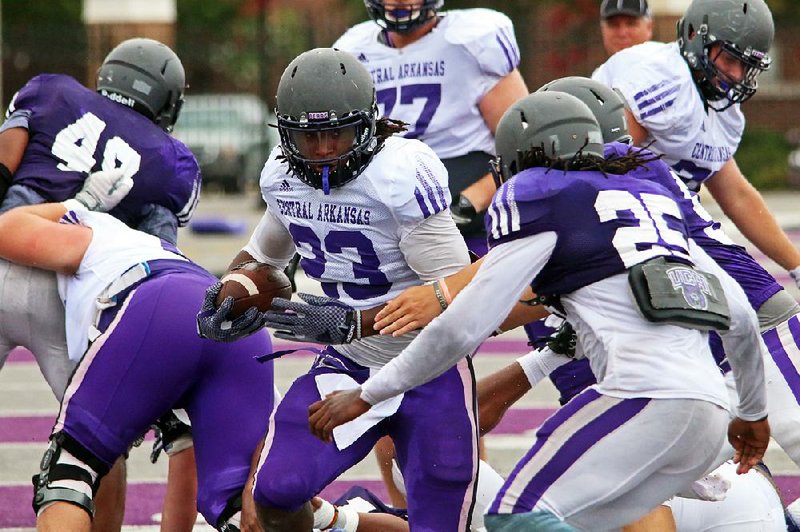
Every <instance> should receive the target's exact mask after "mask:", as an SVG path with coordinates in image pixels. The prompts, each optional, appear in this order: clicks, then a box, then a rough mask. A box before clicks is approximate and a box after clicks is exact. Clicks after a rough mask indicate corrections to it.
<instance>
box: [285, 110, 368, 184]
mask: <svg viewBox="0 0 800 532" xmlns="http://www.w3.org/2000/svg"><path fill="white" fill-rule="evenodd" d="M376 114H377V108H373V109H372V110H371V111H370V112H366V111H354V112H352V113H350V114H348V115H347V116H344V117H341V118H339V117H337V116H336V113H335V112H333V111H331V112H323V113H301V115H300V116H299V117H298V118H294V117H289V116H280V115H279V116H278V131H279V133H280V137H281V146H282V148H283V152H284V155H285V157H286V160H287V162H288V163H289V167H290V168H291V170H292V172H293V173H294V174H295V175H296V176H297V177H298V178H299V179H300V180H301V181H303V182H304V183H306V184H307V185H309V186H312V187H314V188H317V189H321V190H322V191H323V192H324V193H325V194H330V189H331V188H337V187H340V186H342V185H344V184H346V183H349V182H350V181H352V180H353V179H355V178H356V177H358V176H359V174H361V172H363V171H364V169H365V168H366V166H367V164H368V163H369V160H370V158H371V156H372V154H373V153H374V151H375V148H376V146H377V140H376V138H375V115H376Z"/></svg>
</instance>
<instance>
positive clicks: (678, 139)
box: [592, 42, 745, 192]
mask: <svg viewBox="0 0 800 532" xmlns="http://www.w3.org/2000/svg"><path fill="white" fill-rule="evenodd" d="M592 77H593V78H594V79H596V80H598V81H600V82H602V83H604V84H606V85H608V86H610V87H614V88H616V89H619V90H620V91H621V92H622V95H623V96H624V97H625V100H626V102H627V104H628V108H629V109H630V111H631V113H632V114H633V116H634V117H635V118H636V121H637V122H639V124H641V125H642V126H643V127H644V128H645V129H646V130H647V132H648V137H647V140H646V141H645V142H644V145H647V146H649V149H650V150H652V151H654V152H656V153H658V154H663V155H664V161H665V162H666V163H667V164H669V165H670V166H671V167H672V168H673V170H675V172H676V173H677V174H678V175H680V176H681V178H682V179H683V180H684V182H685V183H686V185H687V186H688V187H689V188H690V189H691V190H693V191H695V192H696V191H697V190H699V188H700V184H701V183H702V182H703V181H705V180H706V179H708V178H709V177H710V176H711V175H712V174H713V173H714V172H716V171H717V170H719V169H720V168H722V165H724V164H725V163H726V162H728V161H729V160H730V159H731V158H733V154H734V153H735V152H736V148H737V147H738V146H739V142H740V141H741V139H742V132H743V131H744V124H745V120H744V115H743V114H742V112H741V109H740V108H739V104H736V105H733V106H731V107H729V108H728V109H726V110H725V111H722V112H716V111H714V110H710V109H709V110H706V108H705V103H704V100H703V99H702V98H701V97H700V95H699V93H698V89H697V86H696V85H695V83H694V81H693V80H692V74H691V71H690V70H689V66H688V65H687V64H686V61H684V59H683V57H681V54H680V50H679V49H678V44H677V43H675V42H671V43H659V42H646V43H644V44H640V45H637V46H633V47H631V48H626V49H625V50H622V51H620V52H617V53H616V54H614V55H612V56H611V58H609V59H608V61H606V62H605V63H604V64H603V65H601V66H600V67H599V68H598V69H597V70H595V72H594V74H592ZM653 141H655V142H653ZM651 142H653V143H652V144H650V143H651Z"/></svg>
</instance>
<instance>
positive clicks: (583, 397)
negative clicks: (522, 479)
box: [488, 388, 601, 513]
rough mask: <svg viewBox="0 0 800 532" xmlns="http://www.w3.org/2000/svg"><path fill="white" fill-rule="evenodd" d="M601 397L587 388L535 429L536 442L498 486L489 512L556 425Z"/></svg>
mask: <svg viewBox="0 0 800 532" xmlns="http://www.w3.org/2000/svg"><path fill="white" fill-rule="evenodd" d="M600 397H601V395H600V393H599V392H598V391H597V390H595V389H594V388H588V389H587V390H586V391H584V392H583V393H581V394H580V395H578V396H576V397H575V398H574V399H573V400H572V401H570V402H569V403H567V404H566V405H564V406H563V407H561V408H559V409H558V410H557V411H556V412H555V413H554V414H553V415H552V416H550V417H549V418H548V419H547V421H545V422H544V424H543V425H542V426H541V428H540V429H539V430H538V431H536V443H534V444H533V447H531V449H530V451H528V452H527V453H526V454H525V456H524V457H523V458H522V459H521V460H520V461H519V462H517V465H516V466H514V470H513V471H512V472H511V474H510V475H509V476H508V479H507V480H506V482H505V484H503V487H502V488H500V491H499V492H498V494H497V497H495V499H494V502H493V503H492V505H491V506H490V507H489V511H488V512H489V513H497V511H498V509H499V507H500V501H501V500H502V499H503V497H505V495H506V492H507V491H508V488H509V487H510V486H511V481H512V480H513V479H514V478H516V477H517V475H518V474H519V472H520V471H522V468H523V467H525V464H527V463H528V462H530V461H531V459H533V457H534V456H536V453H537V452H539V449H541V448H542V446H543V445H544V444H545V441H547V438H548V437H549V436H550V435H551V434H552V433H553V431H555V430H556V429H557V428H558V427H560V426H561V425H563V424H564V423H566V421H567V420H568V419H569V418H571V417H572V416H573V415H575V414H576V413H577V412H579V411H580V410H581V409H582V408H583V407H585V406H586V405H588V404H589V403H591V402H592V401H595V400H597V399H599V398H600Z"/></svg>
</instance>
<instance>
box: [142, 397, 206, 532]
mask: <svg viewBox="0 0 800 532" xmlns="http://www.w3.org/2000/svg"><path fill="white" fill-rule="evenodd" d="M179 414H180V416H179ZM153 431H154V432H155V436H156V437H155V441H154V442H153V451H152V452H151V453H150V461H151V462H153V463H156V461H157V460H158V457H159V455H160V454H161V451H164V453H165V454H166V455H167V457H166V460H167V463H168V469H167V489H166V492H165V493H164V503H163V505H162V508H161V530H163V531H164V532H171V531H175V532H182V531H183V532H190V531H191V530H192V528H193V527H194V524H195V521H196V520H197V470H196V467H195V459H194V442H193V441H192V427H191V426H190V425H189V417H188V414H186V411H185V410H182V409H181V410H170V411H169V412H168V413H167V414H166V415H163V416H161V417H160V418H159V419H158V421H156V423H155V424H154V425H153Z"/></svg>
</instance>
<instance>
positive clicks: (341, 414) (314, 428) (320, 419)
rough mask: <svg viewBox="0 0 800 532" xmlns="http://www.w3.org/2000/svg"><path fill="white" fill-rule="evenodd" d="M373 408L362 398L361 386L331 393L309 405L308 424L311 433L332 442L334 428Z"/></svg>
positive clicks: (326, 441)
mask: <svg viewBox="0 0 800 532" xmlns="http://www.w3.org/2000/svg"><path fill="white" fill-rule="evenodd" d="M370 408H372V405H370V404H369V403H368V402H366V401H364V400H363V399H362V398H361V388H360V387H359V388H354V389H352V390H344V391H336V392H332V393H329V394H328V395H327V396H326V397H325V399H322V400H320V401H317V402H316V403H313V404H312V405H311V406H309V407H308V426H309V428H310V429H311V433H312V434H313V435H314V436H316V437H317V438H319V439H320V440H322V441H324V442H325V443H330V442H331V440H332V439H333V429H335V428H336V427H338V426H339V425H344V424H345V423H347V422H348V421H352V420H354V419H355V418H357V417H358V416H360V415H361V414H363V413H364V412H366V411H367V410H369V409H370Z"/></svg>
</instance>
